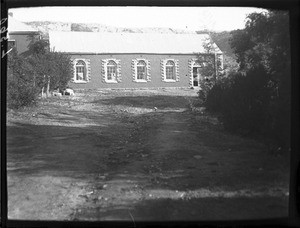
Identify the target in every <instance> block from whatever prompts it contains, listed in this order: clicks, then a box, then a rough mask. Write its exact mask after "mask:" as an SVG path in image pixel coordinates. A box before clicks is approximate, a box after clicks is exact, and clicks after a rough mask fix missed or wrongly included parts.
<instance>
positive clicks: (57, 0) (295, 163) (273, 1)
mask: <svg viewBox="0 0 300 228" xmlns="http://www.w3.org/2000/svg"><path fill="white" fill-rule="evenodd" d="M39 6H40V7H41V6H161V7H164V6H182V7H194V6H204V7H205V6H216V7H217V6H227V7H234V6H236V7H238V6H241V7H260V8H269V9H277V10H288V11H289V13H290V33H291V34H290V35H291V36H290V37H291V60H292V66H291V68H292V80H291V81H292V90H291V93H292V103H291V104H292V107H291V109H292V110H291V162H290V164H291V167H290V199H289V217H288V218H279V219H266V220H243V221H201V222H200V221H194V222H184V221H182V222H176V223H174V222H163V223H162V222H159V223H158V222H154V221H149V222H140V223H139V222H136V223H135V224H133V223H132V222H125V223H124V222H58V221H57V222H56V221H55V222H52V221H51V222H50V221H22V220H8V219H7V173H6V74H7V68H6V66H7V56H4V57H3V58H2V53H3V52H4V53H6V51H7V42H1V223H0V226H1V227H157V226H164V227H174V226H176V227H194V226H195V227H204V226H205V227H207V226H209V227H239V226H242V227H244V226H247V227H253V226H256V227H257V226H268V227H273V226H274V225H276V226H279V227H286V226H290V227H296V226H297V225H300V217H299V215H300V159H299V158H300V153H299V143H298V139H299V116H300V111H299V110H300V109H299V88H300V85H299V40H300V39H299V38H300V37H299V19H300V17H299V6H300V3H299V0H243V1H241V0H181V1H180V0H123V1H122V0H102V1H97V0H48V1H46V0H26V1H24V0H1V19H3V18H7V13H8V9H9V8H19V7H39ZM2 26H5V27H6V28H7V21H6V22H4V23H3V24H2V25H1V27H2ZM2 37H6V32H4V33H1V38H2Z"/></svg>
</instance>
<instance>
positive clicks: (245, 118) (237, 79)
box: [205, 67, 270, 135]
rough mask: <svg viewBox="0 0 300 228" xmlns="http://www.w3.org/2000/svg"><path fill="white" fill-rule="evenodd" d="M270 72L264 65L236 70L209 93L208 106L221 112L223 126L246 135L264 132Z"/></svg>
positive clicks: (211, 109) (214, 110)
mask: <svg viewBox="0 0 300 228" xmlns="http://www.w3.org/2000/svg"><path fill="white" fill-rule="evenodd" d="M268 81H269V75H268V74H267V73H266V72H265V70H264V69H263V68H262V67H258V68H255V69H252V70H250V71H249V72H247V74H246V75H243V74H241V73H235V74H233V75H230V77H229V79H223V80H221V81H218V82H217V83H216V84H215V85H214V86H213V87H212V89H211V90H210V91H209V92H208V95H207V99H206V102H205V106H206V108H207V109H208V110H210V111H213V112H220V113H221V114H222V122H223V124H224V127H225V128H226V129H228V130H230V131H233V132H239V133H243V134H247V135H253V134H257V133H261V130H262V126H264V125H265V121H266V116H267V111H268V107H269V102H270V100H269V97H270V95H269V94H270V89H269V88H268Z"/></svg>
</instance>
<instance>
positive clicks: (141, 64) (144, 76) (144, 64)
mask: <svg viewBox="0 0 300 228" xmlns="http://www.w3.org/2000/svg"><path fill="white" fill-rule="evenodd" d="M131 67H132V73H133V81H135V82H150V81H151V77H150V62H149V60H146V59H133V60H132V65H131Z"/></svg>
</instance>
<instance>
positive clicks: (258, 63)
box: [205, 11, 291, 148]
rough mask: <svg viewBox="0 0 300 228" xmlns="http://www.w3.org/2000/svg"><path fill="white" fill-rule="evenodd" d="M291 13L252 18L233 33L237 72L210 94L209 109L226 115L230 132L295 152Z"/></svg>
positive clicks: (269, 12)
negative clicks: (292, 138) (256, 137)
mask: <svg viewBox="0 0 300 228" xmlns="http://www.w3.org/2000/svg"><path fill="white" fill-rule="evenodd" d="M288 16H289V15H288V13H287V12H285V11H268V12H263V13H252V14H250V15H248V17H247V20H246V24H245V29H242V30H235V31H233V32H232V38H231V40H230V44H231V47H232V49H233V50H234V53H235V55H236V57H237V61H238V63H239V69H238V72H237V73H230V74H229V77H227V78H224V79H220V80H219V81H217V83H216V84H215V85H214V86H213V87H212V89H211V90H210V91H209V92H208V96H207V100H206V103H205V105H206V107H207V108H208V109H209V110H211V111H215V112H219V113H221V114H222V120H223V123H224V126H225V128H227V129H229V130H232V131H235V132H241V133H245V134H248V135H260V136H262V135H263V136H264V137H265V138H269V139H271V140H272V142H273V143H275V144H277V145H278V146H282V147H285V148H287V147H289V138H290V136H289V129H290V92H291V90H290V86H291V85H290V84H291V81H290V79H291V72H290V71H291V70H290V69H291V68H290V67H291V61H290V42H289V26H288V25H289V23H288V22H289V17H288Z"/></svg>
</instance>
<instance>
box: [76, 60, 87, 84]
mask: <svg viewBox="0 0 300 228" xmlns="http://www.w3.org/2000/svg"><path fill="white" fill-rule="evenodd" d="M76 81H86V64H85V62H84V61H83V60H78V61H77V63H76Z"/></svg>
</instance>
